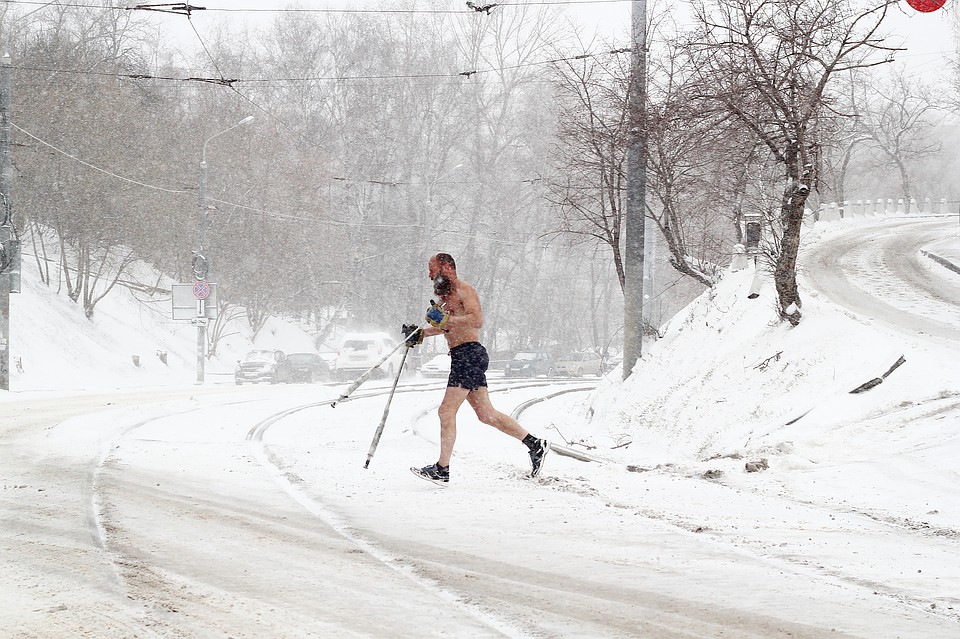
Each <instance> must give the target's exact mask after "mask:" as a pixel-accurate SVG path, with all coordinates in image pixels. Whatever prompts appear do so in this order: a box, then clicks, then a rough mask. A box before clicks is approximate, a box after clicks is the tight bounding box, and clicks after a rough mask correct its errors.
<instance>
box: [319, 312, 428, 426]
mask: <svg viewBox="0 0 960 639" xmlns="http://www.w3.org/2000/svg"><path fill="white" fill-rule="evenodd" d="M444 306H446V302H444V303H443V304H441V305H440V308H443V307H444ZM429 325H430V322H424V323H423V324H421V325H420V326H419V327H418V328H417V330H418V331H422V330H423V329H425V328H426V327H427V326H429ZM406 343H407V340H406V339H404V340H403V341H402V342H400V343H399V344H397V347H396V348H394V349H393V350H392V351H390V352H389V353H387V354H386V355H384V356H383V359H381V360H380V361H379V362H377V363H376V364H374V365H373V366H371V367H370V368H368V369H367V370H366V371H364V373H363V374H362V375H361V376H360V377H358V378H357V379H356V380H355V381H354V382H353V383H352V384H350V386H349V387H348V388H347V390H345V391H343V394H342V395H340V398H339V399H338V400H337V401H335V402H333V403H332V404H330V408H336V407H337V404H338V403H339V402H342V401H343V400H345V399H347V398H348V397H350V395H351V394H352V393H353V391H355V390H357V389H358V388H360V385H361V384H363V383H364V382H365V381H367V380H368V379H370V376H371V375H373V371H375V370H377V369H378V368H380V365H381V364H383V363H384V362H385V361H387V360H388V359H390V356H391V355H393V354H394V353H396V352H397V351H398V350H400V347H401V346H403V345H404V344H406ZM404 359H406V353H404ZM400 370H403V365H402V364H401V365H400Z"/></svg>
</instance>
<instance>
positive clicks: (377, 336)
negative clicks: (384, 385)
mask: <svg viewBox="0 0 960 639" xmlns="http://www.w3.org/2000/svg"><path fill="white" fill-rule="evenodd" d="M399 343H400V342H399V341H397V340H395V339H394V338H392V337H390V336H389V335H387V334H386V333H348V334H347V335H344V337H343V339H342V340H341V342H340V350H339V351H338V352H337V363H336V365H335V366H334V370H335V371H336V375H337V377H338V378H340V379H341V380H343V381H346V380H349V379H351V378H355V377H357V376H359V375H360V374H362V373H364V372H365V371H367V370H368V369H370V368H371V367H373V365H374V364H376V363H377V362H379V361H380V360H381V359H383V358H384V356H386V354H387V353H389V352H391V351H393V355H391V356H390V358H389V359H387V361H385V362H384V363H383V364H381V365H380V368H379V369H378V370H377V371H376V372H375V373H374V376H376V377H393V376H394V375H396V374H397V372H398V371H399V369H400V364H401V362H402V361H403V349H400V348H397V345H398V344H399Z"/></svg>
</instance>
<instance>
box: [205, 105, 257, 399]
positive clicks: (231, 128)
mask: <svg viewBox="0 0 960 639" xmlns="http://www.w3.org/2000/svg"><path fill="white" fill-rule="evenodd" d="M252 120H253V116H252V115H248V116H247V117H245V118H244V119H242V120H240V121H239V122H237V123H236V124H234V125H233V126H231V127H228V128H226V129H224V130H223V131H220V132H219V133H214V134H213V135H211V136H210V137H209V138H207V139H206V140H204V142H203V149H202V150H201V152H200V228H199V229H198V230H197V254H196V255H194V257H193V276H194V278H196V282H195V283H194V295H195V296H196V297H197V319H198V320H199V321H198V322H197V383H198V384H202V383H203V378H204V370H203V366H204V350H205V346H206V343H207V322H206V321H205V320H206V310H205V308H204V303H205V302H204V300H205V299H206V297H207V295H208V294H209V292H210V288H209V286H206V285H204V286H201V285H200V283H201V282H204V284H205V280H206V279H207V276H208V275H209V274H210V260H209V258H207V257H206V256H205V255H204V254H203V251H204V244H206V240H207V226H208V221H207V144H209V143H210V140H212V139H213V138H216V137H219V136H221V135H223V134H224V133H228V132H230V131H232V130H234V129H235V128H237V127H238V126H240V125H242V124H246V123H247V122H251V121H252ZM201 295H202V297H201Z"/></svg>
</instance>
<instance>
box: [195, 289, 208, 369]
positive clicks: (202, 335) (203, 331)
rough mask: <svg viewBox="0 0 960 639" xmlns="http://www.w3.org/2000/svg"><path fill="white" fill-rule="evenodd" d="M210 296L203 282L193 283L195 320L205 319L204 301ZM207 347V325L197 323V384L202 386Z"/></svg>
mask: <svg viewBox="0 0 960 639" xmlns="http://www.w3.org/2000/svg"><path fill="white" fill-rule="evenodd" d="M209 296H210V285H209V284H207V283H206V282H205V281H204V280H197V281H196V282H194V283H193V297H194V298H196V300H197V319H204V320H206V319H207V316H206V308H205V305H206V300H207V298H208V297H209ZM206 346H207V323H206V322H203V323H202V324H201V323H200V322H197V383H198V384H202V383H203V380H204V359H205V355H206V352H205V351H206Z"/></svg>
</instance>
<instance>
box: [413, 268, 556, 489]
mask: <svg viewBox="0 0 960 639" xmlns="http://www.w3.org/2000/svg"><path fill="white" fill-rule="evenodd" d="M428 268H429V273H430V279H431V280H433V283H434V292H435V293H436V294H437V295H439V296H440V301H441V302H442V308H440V307H437V306H433V307H431V308H430V310H428V311H427V321H428V322H429V323H430V324H431V326H429V327H427V328H425V329H424V331H423V334H424V335H426V336H433V335H443V336H444V337H446V338H447V346H449V347H450V377H449V379H448V380H447V390H446V393H445V394H444V396H443V402H441V404H440V410H439V413H440V458H439V459H438V460H437V463H435V464H431V465H429V466H424V467H423V468H411V469H410V470H412V471H413V472H414V474H415V475H417V476H419V477H422V478H424V479H427V480H430V481H433V482H437V483H440V484H445V483H447V482H449V481H450V456H451V455H452V454H453V445H454V442H456V439H457V411H459V410H460V406H461V405H462V404H463V402H464V400H466V401H467V402H469V404H470V406H471V407H473V411H474V412H475V413H476V414H477V419H479V420H480V421H481V422H482V423H484V424H488V425H490V426H493V427H494V428H496V429H497V430H499V431H501V432H503V433H506V434H507V435H510V436H511V437H514V438H516V439H519V440H520V441H521V442H523V444H525V445H526V447H527V448H528V449H529V451H530V464H531V467H532V468H531V471H530V476H531V477H536V476H538V475H539V474H540V469H541V468H542V467H543V460H544V458H545V457H546V456H547V453H548V452H549V450H550V445H549V444H548V443H547V441H546V440H545V439H538V438H536V437H534V436H533V435H531V434H530V433H528V432H527V431H526V430H524V429H523V427H521V426H520V424H519V422H517V420H515V419H513V418H512V417H510V416H509V415H506V414H504V413H501V412H500V411H498V410H497V409H495V408H494V407H493V405H492V404H491V403H490V393H489V392H488V391H487V378H486V371H487V366H488V365H489V363H490V358H489V357H488V356H487V350H486V349H485V348H484V347H483V345H482V344H480V341H479V340H480V327H481V326H483V311H482V310H481V309H480V298H479V296H478V295H477V291H476V289H474V288H473V287H472V286H470V285H469V284H467V283H466V282H464V281H463V280H461V279H459V278H457V265H456V262H454V260H453V258H452V257H451V256H450V255H448V254H447V253H437V254H436V255H434V256H433V257H431V258H430V261H429V263H428Z"/></svg>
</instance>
